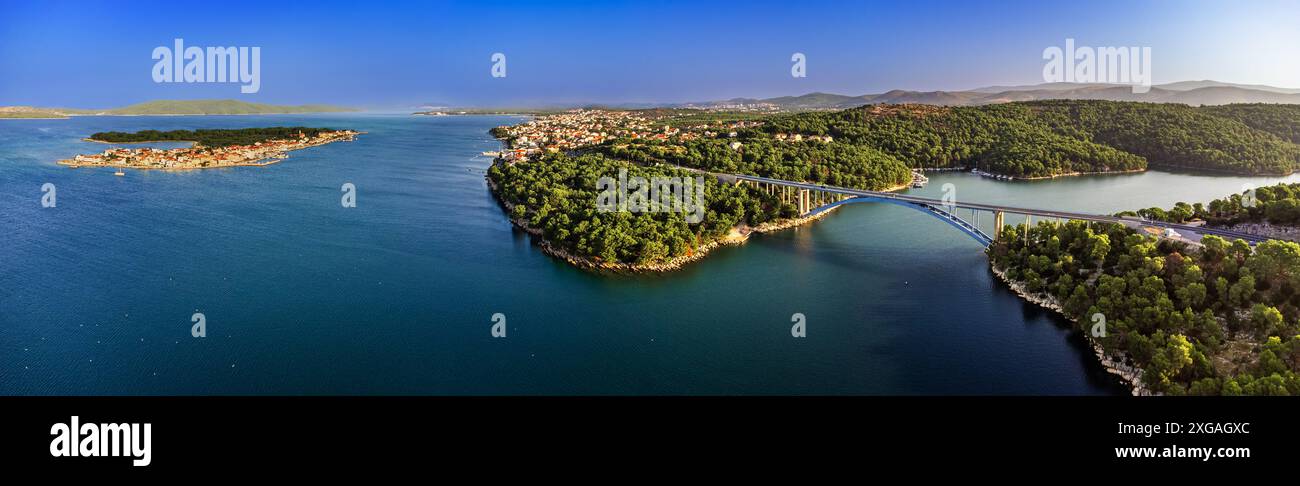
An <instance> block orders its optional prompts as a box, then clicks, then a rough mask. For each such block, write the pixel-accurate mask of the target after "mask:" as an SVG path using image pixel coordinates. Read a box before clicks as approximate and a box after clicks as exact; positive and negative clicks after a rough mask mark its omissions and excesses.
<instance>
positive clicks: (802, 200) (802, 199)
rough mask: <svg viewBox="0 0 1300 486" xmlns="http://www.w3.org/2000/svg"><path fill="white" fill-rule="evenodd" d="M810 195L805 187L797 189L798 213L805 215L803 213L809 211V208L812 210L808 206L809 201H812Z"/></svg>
mask: <svg viewBox="0 0 1300 486" xmlns="http://www.w3.org/2000/svg"><path fill="white" fill-rule="evenodd" d="M810 196H811V194H809V192H808V190H807V189H800V190H799V194H798V199H799V201H798V204H799V215H800V216H803V215H805V214H808V211H811V210H812V208H810V207H808V206H810V204H809V203H810V202H811V201H812V199H811V197H810Z"/></svg>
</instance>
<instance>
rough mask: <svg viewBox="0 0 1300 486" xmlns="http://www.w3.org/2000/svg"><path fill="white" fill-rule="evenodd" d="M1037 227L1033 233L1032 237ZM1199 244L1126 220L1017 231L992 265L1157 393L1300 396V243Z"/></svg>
mask: <svg viewBox="0 0 1300 486" xmlns="http://www.w3.org/2000/svg"><path fill="white" fill-rule="evenodd" d="M1026 231H1028V234H1026ZM1202 242H1203V243H1204V247H1203V248H1200V249H1197V248H1193V247H1189V246H1187V245H1185V244H1182V243H1178V242H1173V241H1169V240H1164V241H1157V240H1156V239H1155V238H1153V237H1150V236H1145V235H1142V234H1140V233H1138V232H1136V231H1135V230H1133V229H1130V228H1127V227H1125V226H1122V225H1116V224H1097V223H1092V224H1088V223H1085V222H1079V221H1073V222H1069V223H1066V224H1053V223H1049V222H1043V223H1039V224H1038V225H1036V226H1034V227H1032V228H1026V227H1025V226H1023V225H1020V226H1014V227H1013V226H1007V227H1006V228H1005V229H1004V231H1003V232H1002V234H1001V235H1000V236H999V238H998V239H997V241H995V242H994V244H993V245H992V246H990V247H989V249H988V254H989V258H990V261H991V263H992V265H993V266H994V267H995V268H997V269H999V270H1005V272H1006V275H1007V277H1008V278H1010V279H1011V280H1014V281H1017V282H1020V283H1022V284H1023V285H1024V287H1025V288H1026V290H1028V291H1030V292H1034V293H1044V294H1048V295H1050V296H1052V297H1054V298H1055V299H1056V301H1057V302H1059V303H1060V305H1061V307H1062V308H1063V310H1064V313H1065V314H1066V315H1068V316H1069V317H1071V318H1073V319H1076V320H1077V322H1078V323H1079V329H1080V330H1081V331H1083V332H1085V333H1088V334H1089V335H1092V334H1091V333H1092V331H1093V325H1094V322H1096V321H1094V317H1093V316H1094V315H1095V314H1101V315H1102V316H1104V319H1105V323H1106V329H1105V330H1106V334H1105V336H1104V337H1095V338H1094V339H1096V340H1097V341H1098V342H1099V343H1100V344H1101V345H1102V347H1103V348H1104V349H1105V350H1106V351H1107V353H1109V354H1112V355H1118V354H1119V353H1122V354H1123V355H1126V356H1127V357H1129V358H1130V359H1132V360H1133V362H1134V363H1135V364H1137V365H1138V366H1139V367H1141V368H1142V369H1143V370H1144V371H1143V373H1144V374H1143V376H1142V378H1141V379H1142V382H1143V383H1144V384H1145V385H1146V386H1147V387H1149V388H1150V389H1152V390H1155V391H1159V392H1164V393H1167V394H1174V395H1182V394H1194V395H1220V394H1222V395H1238V394H1247V395H1295V394H1300V378H1298V377H1297V371H1300V336H1298V335H1297V334H1300V325H1298V324H1297V323H1298V322H1300V245H1298V244H1296V243H1291V242H1283V241H1277V240H1271V241H1268V242H1265V243H1262V244H1260V245H1258V246H1257V247H1256V248H1255V249H1254V251H1253V252H1252V251H1251V248H1250V246H1249V245H1248V244H1247V243H1246V242H1244V241H1240V240H1238V241H1234V242H1231V243H1229V242H1227V241H1225V240H1223V239H1222V238H1218V237H1215V236H1206V237H1205V239H1204V240H1202Z"/></svg>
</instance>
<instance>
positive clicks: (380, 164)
mask: <svg viewBox="0 0 1300 486" xmlns="http://www.w3.org/2000/svg"><path fill="white" fill-rule="evenodd" d="M517 120H518V119H517V118H511V117H493V116H465V117H412V116H405V115H369V114H364V115H355V114H348V115H293V116H289V115H286V116H239V117H223V116H208V117H79V118H73V119H70V120H0V394H21V395H27V394H32V395H50V394H110V395H119V394H129V395H134V394H146V395H153V394H200V395H206V394H295V395H296V394H575V393H576V394H1113V393H1123V389H1122V388H1120V387H1119V386H1117V384H1116V383H1115V381H1114V380H1112V379H1111V378H1110V377H1109V376H1107V375H1105V374H1104V373H1103V372H1102V371H1101V370H1100V369H1099V368H1098V367H1097V365H1096V364H1095V363H1094V361H1095V360H1094V358H1093V357H1092V355H1091V352H1090V351H1089V350H1088V349H1087V348H1085V347H1083V346H1082V345H1081V344H1080V340H1079V339H1078V338H1076V337H1074V336H1072V334H1071V333H1070V332H1069V331H1067V330H1066V329H1065V328H1064V327H1063V322H1062V321H1061V320H1060V319H1058V318H1056V317H1054V316H1052V315H1049V314H1048V313H1046V312H1044V311H1041V310H1039V309H1037V308H1035V307H1032V306H1029V305H1026V304H1024V303H1022V302H1021V301H1020V300H1018V299H1017V297H1016V296H1015V295H1013V294H1011V293H1010V292H1009V291H1007V290H1005V289H1003V288H1002V287H1001V286H1000V285H999V284H997V283H996V281H995V279H994V278H993V277H992V276H991V274H990V273H989V271H988V265H987V261H986V259H985V257H984V255H983V253H982V248H981V247H980V246H979V245H978V244H977V243H975V242H974V241H973V240H971V239H969V238H967V237H965V236H964V235H962V234H961V233H959V232H957V231H956V230H954V229H952V228H951V227H949V226H948V225H946V224H944V223H942V222H940V221H938V220H935V219H932V218H929V217H926V216H923V215H922V214H921V213H918V212H915V211H911V210H908V209H906V208H902V207H898V206H892V205H870V204H858V205H850V206H846V207H844V208H843V209H842V210H840V211H838V212H836V213H835V214H832V215H831V216H829V217H828V218H826V219H825V220H823V221H821V222H818V223H816V224H814V225H811V226H807V227H803V228H798V229H795V230H790V231H786V232H781V233H777V234H771V235H762V236H758V237H755V238H753V239H751V241H749V242H748V243H747V244H745V245H743V246H740V247H732V248H724V249H721V250H719V251H717V252H716V253H715V254H713V255H711V256H710V257H709V258H707V259H705V260H703V261H701V262H698V263H696V264H693V265H691V266H689V267H688V268H687V269H685V270H683V271H681V272H677V273H673V274H668V275H657V276H607V275H596V274H591V273H587V272H584V271H580V270H577V269H574V268H571V267H569V266H567V265H566V264H563V263H562V262H559V261H557V260H555V259H552V258H550V257H547V256H545V255H543V254H542V253H541V252H540V251H539V250H538V249H537V248H536V247H534V246H533V245H532V244H531V241H530V238H529V237H528V236H527V235H525V234H522V233H520V232H519V231H517V230H514V229H512V227H511V225H510V223H509V222H508V221H507V219H506V218H505V217H504V215H503V213H502V210H501V209H500V208H499V207H498V205H497V204H496V203H495V201H494V200H493V199H492V197H491V196H490V195H489V193H488V190H487V187H486V185H485V183H484V180H483V174H484V170H485V169H486V168H487V167H488V166H489V164H490V163H491V161H490V160H489V159H488V158H487V157H483V156H481V155H479V154H480V152H482V151H485V150H495V149H497V148H498V144H497V142H496V141H495V140H493V139H492V138H491V137H490V136H489V135H488V134H487V130H488V129H489V128H491V127H493V126H496V125H501V124H508V123H514V122H516V121H517ZM275 125H307V126H323V127H332V128H352V129H358V130H362V131H366V132H369V133H368V134H366V135H363V136H361V137H360V138H359V139H358V140H357V141H356V142H352V143H336V144H331V145H326V146H321V147H315V148H311V149H307V150H303V151H299V152H293V153H291V154H290V157H289V159H287V160H285V161H284V162H282V163H279V164H276V165H272V166H269V167H262V168H256V167H245V168H234V169H214V170H203V171H191V172H179V173H164V172H141V171H127V175H126V176H125V177H114V176H113V175H112V171H111V170H104V169H87V168H82V169H71V168H67V167H63V166H59V165H56V164H55V161H56V160H58V159H61V158H66V157H70V156H73V155H75V154H78V153H87V152H92V151H98V150H102V149H103V148H104V146H103V145H101V144H92V143H88V142H83V141H80V139H81V138H82V137H85V136H87V135H89V134H90V133H93V132H97V131H107V130H119V131H134V130H141V129H181V128H187V129H191V128H205V127H257V126H275ZM1144 178H1145V179H1144ZM1170 178H1173V179H1178V178H1182V179H1178V180H1171V179H1170ZM1179 181H1182V182H1179ZM1188 181H1192V182H1195V181H1201V182H1200V184H1202V186H1206V185H1208V186H1213V187H1196V189H1197V190H1198V191H1201V192H1205V191H1208V190H1210V189H1212V190H1216V191H1217V190H1219V189H1223V190H1222V191H1221V192H1223V193H1226V192H1230V191H1231V190H1232V189H1234V188H1235V186H1234V184H1238V182H1239V181H1238V180H1237V179H1232V178H1226V179H1225V178H1203V177H1197V176H1178V175H1171V174H1159V173H1148V174H1142V175H1137V176H1112V178H1073V179H1072V180H1060V181H1050V182H1044V183H1016V184H1008V183H1001V182H994V181H988V180H984V179H980V178H978V177H974V176H970V175H968V174H946V175H936V176H935V177H934V178H932V182H931V187H930V188H927V189H925V191H926V192H935V191H938V187H939V186H941V185H942V184H943V183H944V182H954V183H957V184H958V187H959V190H960V191H961V192H959V197H967V198H969V199H971V200H987V201H989V202H995V201H1001V202H1007V203H1013V202H1014V203H1017V204H1037V205H1040V206H1045V207H1048V206H1051V207H1074V208H1075V209H1084V210H1117V209H1121V208H1124V207H1127V206H1123V205H1128V204H1135V205H1139V206H1148V205H1153V204H1156V203H1164V199H1166V198H1168V199H1171V200H1170V201H1168V203H1167V204H1172V202H1173V200H1175V199H1174V198H1179V196H1181V194H1167V193H1164V192H1158V191H1156V192H1152V191H1150V189H1151V188H1154V187H1162V186H1166V185H1169V184H1178V187H1186V186H1187V184H1189V182H1188ZM347 182H351V183H353V184H355V185H356V187H357V207H356V208H343V207H342V206H341V205H340V203H339V200H340V197H341V195H342V194H341V192H340V186H341V185H342V184H344V183H347ZM44 183H52V184H54V185H55V187H56V191H57V192H56V194H57V207H55V208H43V207H41V196H42V192H41V186H42V184H44ZM1189 190H1190V189H1189ZM1108 191H1110V192H1108ZM1135 194H1136V195H1135ZM1181 199H1182V200H1186V198H1181ZM1201 199H1208V197H1205V198H1201ZM1197 200H1199V199H1197ZM1080 205H1082V206H1087V207H1079V206H1080ZM1115 206H1120V207H1115ZM196 312H200V313H202V314H204V316H205V317H206V324H207V337H205V338H201V339H196V338H192V337H191V336H190V327H191V324H192V323H191V316H192V315H193V314H194V313H196ZM495 313H502V314H504V315H505V316H506V320H507V326H508V337H506V338H504V339H493V338H492V337H491V336H490V333H489V330H490V328H491V326H492V324H493V321H492V319H491V318H492V315H493V314H495ZM794 313H802V314H804V315H805V316H807V327H808V336H807V337H806V338H803V339H795V338H792V337H791V336H790V326H791V325H792V323H791V316H792V314H794Z"/></svg>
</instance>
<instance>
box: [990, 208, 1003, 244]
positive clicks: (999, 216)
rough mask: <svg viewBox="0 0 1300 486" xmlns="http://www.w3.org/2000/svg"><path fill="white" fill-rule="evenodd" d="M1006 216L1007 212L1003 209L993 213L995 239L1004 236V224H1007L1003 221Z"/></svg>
mask: <svg viewBox="0 0 1300 486" xmlns="http://www.w3.org/2000/svg"><path fill="white" fill-rule="evenodd" d="M1005 217H1006V214H1005V213H1003V212H1002V211H995V212H994V213H993V239H995V240H996V239H998V238H999V237H1001V236H1002V226H1003V225H1005V224H1006V223H1004V222H1003V219H1005Z"/></svg>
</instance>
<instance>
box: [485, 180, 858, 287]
mask: <svg viewBox="0 0 1300 486" xmlns="http://www.w3.org/2000/svg"><path fill="white" fill-rule="evenodd" d="M487 184H488V189H490V190H491V192H492V196H493V197H494V198H496V200H497V203H499V204H501V206H502V207H503V208H505V211H506V214H510V213H511V210H513V209H514V205H513V204H510V202H508V201H506V200H504V199H502V198H501V197H500V195H499V194H498V193H497V186H496V183H495V182H493V181H492V180H491V179H487ZM834 210H835V208H830V209H827V210H825V211H822V212H819V213H817V214H813V215H810V216H805V217H802V218H792V219H785V220H781V221H778V222H772V223H764V224H761V225H759V226H757V227H749V226H741V227H737V228H732V230H731V233H730V234H728V235H727V236H725V237H723V238H721V239H719V240H715V241H711V242H709V243H706V244H704V245H701V246H700V247H699V248H696V249H695V250H694V251H693V252H691V254H690V255H683V256H679V257H675V258H672V259H669V260H668V261H665V262H661V263H651V264H637V263H608V262H601V261H598V260H595V259H593V258H590V257H585V256H580V255H574V254H572V253H570V252H569V251H568V250H565V249H564V248H560V247H559V246H556V245H555V244H552V243H551V242H549V241H547V240H546V238H545V237H544V236H543V233H542V230H541V229H538V228H534V227H532V226H530V225H529V224H528V222H527V221H524V220H522V219H519V218H510V223H511V224H514V225H515V226H516V227H518V228H519V229H521V230H523V231H524V232H526V233H528V234H530V235H533V236H535V237H536V239H535V240H534V242H536V244H537V246H538V247H540V248H541V249H542V253H545V254H547V255H550V256H552V257H555V258H559V259H561V260H564V261H565V262H568V263H569V264H570V265H573V266H575V267H578V268H582V269H585V270H592V271H598V272H610V273H629V274H635V273H660V272H671V271H674V270H680V269H681V268H682V267H684V266H686V265H687V264H689V263H691V262H694V261H697V260H700V259H703V258H704V257H705V256H706V255H708V253H709V252H711V251H713V250H716V249H718V248H719V247H722V246H727V245H739V244H742V243H744V242H746V241H748V240H749V236H750V235H752V234H754V233H771V232H774V231H781V230H784V229H788V228H793V227H796V226H800V225H803V224H806V223H810V222H813V221H816V220H818V219H821V218H824V217H826V215H827V214H830V213H831V211H834Z"/></svg>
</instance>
